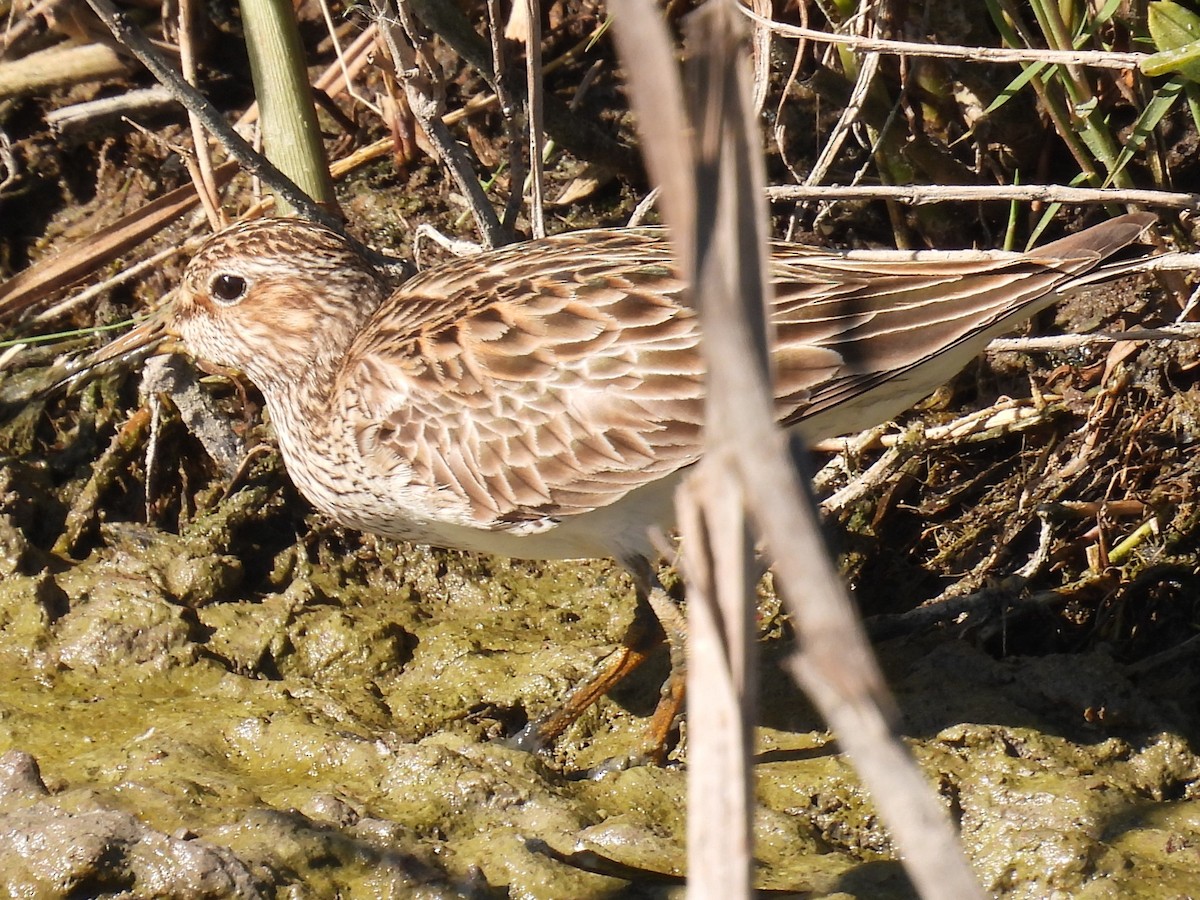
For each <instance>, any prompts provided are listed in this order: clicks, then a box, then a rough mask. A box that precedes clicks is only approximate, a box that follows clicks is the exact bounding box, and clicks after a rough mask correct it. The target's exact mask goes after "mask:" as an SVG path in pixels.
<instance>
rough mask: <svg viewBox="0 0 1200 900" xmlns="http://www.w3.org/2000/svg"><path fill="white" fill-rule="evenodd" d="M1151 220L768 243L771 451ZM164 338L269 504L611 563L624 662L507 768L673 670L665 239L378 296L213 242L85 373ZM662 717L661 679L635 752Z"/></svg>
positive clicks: (419, 536)
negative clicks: (832, 246)
mask: <svg viewBox="0 0 1200 900" xmlns="http://www.w3.org/2000/svg"><path fill="white" fill-rule="evenodd" d="M1154 219H1155V217H1154V216H1153V215H1150V214H1146V213H1130V214H1126V215H1123V216H1119V217H1117V218H1114V219H1111V220H1109V221H1107V222H1104V223H1101V224H1099V225H1096V226H1093V227H1091V228H1088V229H1086V230H1083V231H1079V232H1077V233H1075V234H1072V235H1069V236H1067V237H1065V238H1062V239H1060V240H1058V241H1056V242H1053V243H1050V244H1047V245H1045V246H1042V247H1040V248H1037V249H1034V250H1032V251H1029V252H1026V253H1013V252H998V251H993V252H971V251H965V252H964V251H958V252H937V251H929V252H919V253H911V252H905V251H842V252H839V251H831V250H826V249H815V248H811V247H805V246H800V245H793V244H784V243H773V244H772V245H771V249H770V254H769V278H770V282H771V287H772V294H771V299H770V303H769V316H768V319H769V325H770V329H771V335H770V354H771V360H772V364H773V368H774V374H775V397H774V410H775V415H776V419H777V422H778V424H779V426H780V427H782V428H784V429H787V430H788V431H789V432H791V433H792V434H793V435H794V436H795V437H796V438H798V439H799V440H801V441H805V442H815V441H818V440H821V439H825V438H829V437H835V436H838V435H842V434H847V433H853V432H858V431H862V430H864V429H866V428H869V427H873V426H875V425H877V424H880V423H882V422H886V421H888V420H890V419H891V418H892V417H894V416H896V415H897V414H899V413H900V412H902V411H903V410H905V409H907V408H909V407H911V406H912V405H913V404H914V403H916V402H917V401H919V400H921V399H923V398H924V397H925V396H927V395H928V394H930V393H931V392H933V391H934V390H935V389H936V388H938V387H939V386H940V385H941V384H943V383H944V382H945V381H947V380H948V379H949V378H951V377H952V376H953V375H955V374H956V373H957V372H958V371H959V370H960V369H961V368H963V367H964V366H965V365H966V364H967V363H968V362H969V361H970V360H971V359H972V358H974V357H975V356H977V355H978V354H979V353H980V352H981V351H982V349H983V348H984V347H985V345H986V344H987V342H988V341H989V340H990V339H991V338H992V337H994V336H996V335H998V334H1000V333H1003V332H1005V331H1008V330H1010V329H1011V328H1012V327H1013V326H1014V325H1016V324H1017V323H1019V322H1020V321H1022V320H1024V319H1027V318H1029V317H1031V316H1033V315H1035V314H1036V313H1037V312H1038V311H1040V310H1042V309H1044V308H1046V307H1047V306H1049V305H1050V304H1052V303H1053V302H1054V301H1055V300H1056V299H1057V298H1059V297H1061V296H1062V295H1063V294H1065V293H1067V292H1069V291H1070V290H1072V289H1074V288H1076V287H1078V286H1080V285H1082V284H1084V283H1085V282H1088V281H1090V280H1093V279H1095V278H1096V277H1097V276H1103V275H1104V272H1105V269H1104V267H1103V263H1104V260H1106V259H1107V258H1109V257H1111V256H1112V255H1113V254H1115V253H1117V252H1118V251H1120V250H1122V249H1123V248H1125V247H1126V246H1128V245H1130V244H1131V243H1133V242H1134V241H1135V240H1136V239H1137V238H1138V236H1139V235H1140V234H1141V232H1142V231H1143V230H1144V229H1145V228H1146V227H1147V226H1148V225H1150V224H1151V223H1152V222H1153V221H1154ZM1116 268H1117V267H1114V269H1116ZM164 334H169V335H170V336H172V338H174V339H176V340H178V341H179V342H181V343H182V346H183V348H184V349H185V350H186V351H187V352H188V353H189V354H191V355H192V356H194V357H195V358H197V359H198V360H201V361H204V362H207V363H211V364H216V365H219V366H223V367H227V368H231V369H235V370H240V371H241V372H243V373H244V374H245V375H246V376H247V377H248V378H249V380H250V381H251V382H253V383H254V384H255V385H256V386H257V387H258V389H259V390H260V391H261V393H262V395H263V398H264V400H265V403H266V406H267V409H268V411H269V413H270V421H271V425H272V427H273V429H274V432H275V436H276V438H277V440H278V445H279V451H280V453H281V455H282V458H283V461H284V465H285V468H286V470H287V472H288V473H289V475H290V477H291V479H292V480H293V482H294V483H295V485H296V487H297V488H298V489H299V491H300V492H301V494H303V495H304V496H305V497H306V498H307V499H308V501H309V502H310V503H311V504H312V505H313V506H314V507H315V508H316V509H317V510H319V511H321V512H323V513H325V514H326V515H328V516H329V517H331V518H332V519H333V520H335V521H336V522H338V523H340V524H342V525H344V526H347V527H349V528H352V529H357V530H360V531H363V532H369V533H371V534H374V535H379V536H382V537H385V538H391V539H397V540H404V541H413V542H417V543H421V544H428V545H432V546H436V547H442V548H449V549H456V550H466V551H473V552H477V553H486V554H496V555H501V556H506V557H512V558H519V559H533V560H549V559H575V558H597V557H607V558H611V559H614V560H616V561H617V562H618V563H620V564H621V565H622V566H623V567H624V568H625V569H626V570H627V571H628V572H629V573H630V575H631V576H632V580H633V583H634V587H635V595H636V602H635V610H634V616H633V623H632V624H631V625H630V626H629V627H628V630H627V632H626V634H625V636H624V638H623V640H622V643H621V646H620V647H619V648H618V650H617V652H615V653H614V654H612V655H611V656H610V657H609V658H608V659H607V660H605V661H604V662H602V663H601V664H600V666H599V667H598V669H597V671H596V672H594V673H593V675H592V677H591V678H589V679H588V680H586V681H585V682H584V683H583V684H582V685H581V686H580V687H579V688H577V689H576V691H575V692H574V693H573V694H572V695H571V696H570V697H568V698H567V700H566V701H565V702H564V703H563V704H562V705H561V706H560V707H558V708H556V709H555V710H552V711H551V712H550V713H549V714H547V715H545V716H543V717H542V718H540V719H537V720H535V721H532V722H530V724H529V725H528V726H527V727H526V728H525V729H524V730H523V731H522V732H521V733H520V734H519V735H518V736H517V739H516V740H517V743H518V745H519V746H524V747H527V748H537V747H542V746H545V745H546V744H547V743H548V742H550V741H552V740H554V739H555V738H556V737H557V736H558V735H559V734H561V733H562V731H563V730H565V728H566V727H567V726H568V725H569V724H570V723H571V722H572V721H573V720H574V719H575V718H577V717H578V715H579V714H580V713H581V712H582V710H583V709H585V708H586V707H587V706H588V705H590V703H591V702H593V701H594V700H595V699H596V698H597V697H599V696H600V695H601V694H603V693H605V692H607V690H608V689H609V688H610V687H611V686H612V684H614V683H615V682H616V681H618V680H620V678H622V677H623V676H624V675H625V674H627V673H628V672H629V671H631V670H632V669H633V668H635V667H636V666H637V665H638V664H639V663H640V662H641V661H642V660H643V659H645V658H646V656H647V655H648V654H649V652H650V651H651V650H652V649H653V647H654V646H656V645H657V643H659V642H660V641H661V638H662V635H663V629H662V627H661V626H660V623H659V621H657V620H661V623H662V625H663V626H665V627H666V636H667V638H668V640H669V641H670V643H671V644H672V648H673V650H674V649H675V648H677V647H678V645H679V644H680V643H681V642H682V641H683V639H684V637H683V634H682V633H681V632H682V631H683V626H682V624H681V618H680V617H679V615H678V612H677V611H676V610H674V604H673V602H672V601H670V600H669V599H668V598H667V596H666V593H665V591H663V589H662V586H661V584H660V583H659V581H658V578H657V575H656V570H655V567H654V565H653V562H654V561H655V559H656V557H657V556H658V553H657V552H656V550H655V545H654V543H653V541H652V538H651V533H652V531H653V530H654V529H669V528H670V526H671V524H672V521H673V514H674V506H673V493H674V489H675V486H676V485H677V484H678V483H679V481H680V479H681V478H682V476H683V475H684V474H685V473H686V472H687V471H688V469H689V468H690V467H691V466H692V465H694V464H695V463H696V462H697V461H698V460H699V458H700V456H701V452H702V446H703V429H704V396H705V377H706V373H705V365H704V358H703V355H702V353H701V347H700V342H701V331H700V327H699V323H698V318H697V314H696V311H695V310H694V309H693V307H692V306H691V305H689V302H688V291H687V284H686V283H685V281H684V280H683V278H682V277H681V276H680V274H679V272H678V270H677V269H676V267H675V266H674V264H673V262H672V256H671V245H670V239H669V235H668V233H667V232H666V231H665V230H664V229H659V228H624V229H623V228H612V229H592V230H585V231H577V232H570V233H565V234H560V235H557V236H552V237H546V238H540V239H537V240H533V241H529V242H525V243H520V244H514V245H509V246H506V247H502V248H500V249H495V250H491V251H486V252H482V253H480V254H478V255H476V256H473V257H469V258H462V259H453V260H451V261H449V262H445V263H442V264H439V265H435V266H433V267H431V268H428V269H426V270H424V271H423V272H420V273H419V274H417V275H415V276H414V277H412V278H410V279H409V280H408V281H406V282H404V283H403V284H401V285H400V286H399V287H398V288H396V289H394V290H392V289H391V288H390V287H389V286H388V282H387V281H386V280H385V278H384V277H382V275H381V273H380V271H379V270H378V269H377V268H376V266H375V265H374V263H373V262H372V261H371V259H369V258H368V256H367V255H366V254H364V253H363V252H362V251H361V249H360V248H359V245H357V244H355V243H354V242H352V241H350V240H348V239H347V238H345V237H344V236H342V235H340V234H338V233H337V232H335V231H332V230H330V229H328V228H326V227H324V226H322V225H317V224H313V223H311V222H307V221H303V220H299V219H284V218H266V219H255V220H249V221H245V222H241V223H238V224H235V225H232V226H230V227H228V228H226V229H224V230H222V231H220V232H218V233H216V234H215V235H214V236H212V237H211V238H209V239H208V241H207V243H205V244H204V245H203V246H202V247H201V248H200V249H199V251H198V252H197V253H196V254H195V256H194V257H193V258H192V259H191V261H190V262H189V264H188V265H187V267H186V269H185V271H184V273H183V276H182V280H181V282H180V284H179V287H178V289H177V291H176V296H175V299H174V302H173V305H172V306H171V307H170V308H169V309H168V311H167V312H166V313H165V314H164V315H163V316H161V317H158V318H156V319H152V320H150V321H148V322H147V323H145V324H143V325H142V326H139V327H138V328H137V329H135V330H134V331H132V332H130V333H129V334H127V335H125V336H124V337H122V338H119V339H118V340H117V341H115V342H113V343H112V344H111V345H110V346H109V347H108V348H105V349H104V350H103V351H102V352H101V354H99V356H98V359H99V358H100V357H102V358H103V359H111V358H113V357H116V356H122V355H126V354H128V353H129V352H131V351H132V350H133V349H135V348H138V347H144V346H146V345H149V344H152V343H153V342H155V341H157V340H160V339H161V338H162V337H163V336H164ZM672 655H673V657H674V656H675V655H676V654H675V653H674V652H673V654H672ZM680 655H682V654H680ZM681 703H682V685H681V683H680V681H679V680H678V679H676V680H675V683H674V686H673V687H671V688H669V689H665V690H664V699H663V701H662V702H660V706H659V710H658V711H656V713H655V714H654V716H653V717H652V722H651V727H650V729H649V731H650V737H649V738H648V739H647V743H648V745H649V746H655V745H658V746H661V745H662V744H664V743H665V742H666V739H667V735H668V733H669V731H670V729H671V727H672V723H673V721H674V720H675V717H676V715H677V713H678V711H679V708H680V705H681Z"/></svg>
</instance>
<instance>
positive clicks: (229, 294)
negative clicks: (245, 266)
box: [208, 273, 246, 303]
mask: <svg viewBox="0 0 1200 900" xmlns="http://www.w3.org/2000/svg"><path fill="white" fill-rule="evenodd" d="M208 289H209V292H210V293H211V294H212V296H213V299H214V300H218V301H220V302H221V303H236V302H237V301H238V300H241V299H242V297H244V296H245V295H246V279H245V278H243V277H242V276H241V275H229V274H225V273H223V274H220V275H217V276H215V277H214V278H213V280H212V284H210V285H209V288H208Z"/></svg>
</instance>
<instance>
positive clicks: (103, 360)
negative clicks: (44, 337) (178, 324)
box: [51, 304, 183, 390]
mask: <svg viewBox="0 0 1200 900" xmlns="http://www.w3.org/2000/svg"><path fill="white" fill-rule="evenodd" d="M173 319H174V317H173V316H172V314H171V312H170V304H168V305H167V306H165V307H163V308H162V309H160V310H158V311H157V312H155V313H153V314H152V315H151V316H150V317H149V318H148V319H145V320H144V321H142V322H141V323H140V324H139V325H137V326H136V327H135V328H134V329H133V330H131V331H127V332H126V333H125V334H123V335H121V336H120V337H119V338H117V339H116V340H112V341H109V342H108V343H107V344H105V345H104V346H103V347H101V348H100V349H99V350H97V351H96V352H95V353H93V354H91V356H88V357H87V358H86V359H84V360H83V361H82V362H80V363H78V364H75V365H72V366H69V367H68V370H67V372H66V373H65V374H64V375H63V377H61V378H59V379H57V380H56V382H55V384H54V386H53V387H52V388H51V390H53V389H55V388H61V387H63V386H72V387H78V385H79V384H81V383H85V382H87V381H90V380H91V378H92V376H93V375H94V374H95V373H96V372H97V371H98V370H100V369H101V368H103V367H104V366H105V365H107V364H109V363H113V362H117V361H130V360H133V359H140V358H145V357H147V356H153V355H155V354H160V353H175V352H177V351H179V350H182V346H183V345H182V344H180V343H179V335H178V333H177V332H176V331H175V329H174V324H173Z"/></svg>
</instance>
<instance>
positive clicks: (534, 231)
mask: <svg viewBox="0 0 1200 900" xmlns="http://www.w3.org/2000/svg"><path fill="white" fill-rule="evenodd" d="M525 8H526V16H527V17H528V20H529V21H528V23H527V26H526V31H525V93H526V97H527V99H528V104H529V225H530V233H531V235H532V236H533V238H534V239H535V240H536V239H537V238H543V237H545V236H546V211H545V206H546V204H545V200H546V198H545V187H544V186H543V183H542V182H543V179H542V141H543V135H542V18H541V13H540V10H539V7H538V2H537V0H525Z"/></svg>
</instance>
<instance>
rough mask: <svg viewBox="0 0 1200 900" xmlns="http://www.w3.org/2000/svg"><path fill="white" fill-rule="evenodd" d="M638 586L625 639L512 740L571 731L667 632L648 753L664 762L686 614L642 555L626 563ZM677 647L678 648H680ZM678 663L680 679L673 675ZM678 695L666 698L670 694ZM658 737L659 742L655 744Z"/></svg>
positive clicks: (535, 741) (527, 746)
mask: <svg viewBox="0 0 1200 900" xmlns="http://www.w3.org/2000/svg"><path fill="white" fill-rule="evenodd" d="M626 568H627V569H628V570H629V573H630V575H632V577H633V583H634V587H635V588H636V591H637V603H636V605H635V606H634V610H633V621H632V622H630V623H629V627H628V628H627V629H626V631H625V635H624V637H622V638H621V646H620V647H618V648H617V649H616V650H615V651H614V652H613V653H611V654H610V655H609V656H607V657H606V658H605V659H604V660H602V661H601V662H600V664H599V665H598V666H597V667H596V668H595V669H594V670H593V671H592V673H591V674H590V675H589V676H588V677H587V678H585V679H584V680H583V682H582V683H581V684H580V685H579V686H578V687H577V688H575V690H574V691H573V692H572V693H571V695H570V696H569V697H567V699H566V700H565V701H564V702H563V703H562V704H560V705H559V706H558V707H557V708H556V709H554V710H552V711H551V712H549V713H547V714H546V715H544V716H542V717H541V718H540V719H537V720H535V721H533V722H530V723H529V724H528V725H526V726H525V727H524V728H522V729H521V731H520V732H518V733H517V735H516V736H515V737H514V738H513V739H512V744H513V746H515V747H517V748H519V749H522V750H530V751H534V750H540V749H541V748H543V747H545V746H547V745H548V744H549V743H550V742H551V741H553V740H554V739H555V738H557V737H558V736H559V735H560V734H562V733H563V732H564V731H566V730H567V728H569V727H570V726H571V724H572V723H573V722H575V721H576V720H577V719H578V718H579V717H580V716H581V715H583V713H584V711H585V710H587V708H588V707H590V706H591V705H592V704H593V703H595V702H596V701H597V700H599V699H600V698H601V697H603V696H604V695H605V694H607V693H608V692H609V691H610V690H611V689H612V688H613V687H615V686H616V685H617V684H619V683H620V682H621V681H623V680H624V679H625V678H626V677H627V676H628V675H630V674H631V673H632V672H633V671H634V670H635V669H636V668H637V667H638V666H640V665H641V664H642V663H644V662H645V661H646V660H647V659H648V658H649V657H650V654H651V653H653V652H654V650H655V649H657V647H658V645H659V644H661V643H662V641H663V637H664V631H665V632H666V637H667V639H668V641H669V643H670V646H671V673H672V675H671V678H670V679H669V680H668V681H667V684H666V685H664V687H663V696H662V698H661V699H660V700H659V703H658V706H657V707H656V709H655V712H654V716H653V717H652V718H651V720H650V732H649V735H648V737H647V742H646V748H647V752H646V757H647V758H649V759H651V760H655V761H661V759H662V758H663V755H664V751H663V746H665V744H666V740H667V738H668V737H669V736H670V733H671V729H672V727H673V726H674V721H675V716H676V714H677V713H678V711H679V707H680V706H681V705H682V702H683V690H682V685H683V671H684V670H683V667H682V659H683V639H682V632H681V631H680V629H681V628H682V627H683V614H682V612H680V610H679V607H678V606H677V605H676V604H675V602H674V601H673V600H672V599H671V598H670V597H669V596H668V594H667V591H666V589H665V588H664V587H663V586H662V584H661V583H660V582H659V580H658V576H657V575H655V574H654V570H653V568H652V567H651V565H650V563H649V562H648V561H647V560H645V559H642V558H640V557H639V558H638V559H637V560H635V561H629V562H626ZM677 646H678V648H679V649H678V650H676V647H677ZM677 667H678V668H679V672H680V675H679V678H678V679H677V678H676V677H675V671H676V668H677ZM675 696H677V699H676V700H675V701H674V702H673V703H668V698H669V697H675ZM656 741H657V743H658V747H657V749H655V748H654V747H653V746H652V745H653V744H654V743H655V742H656Z"/></svg>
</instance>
